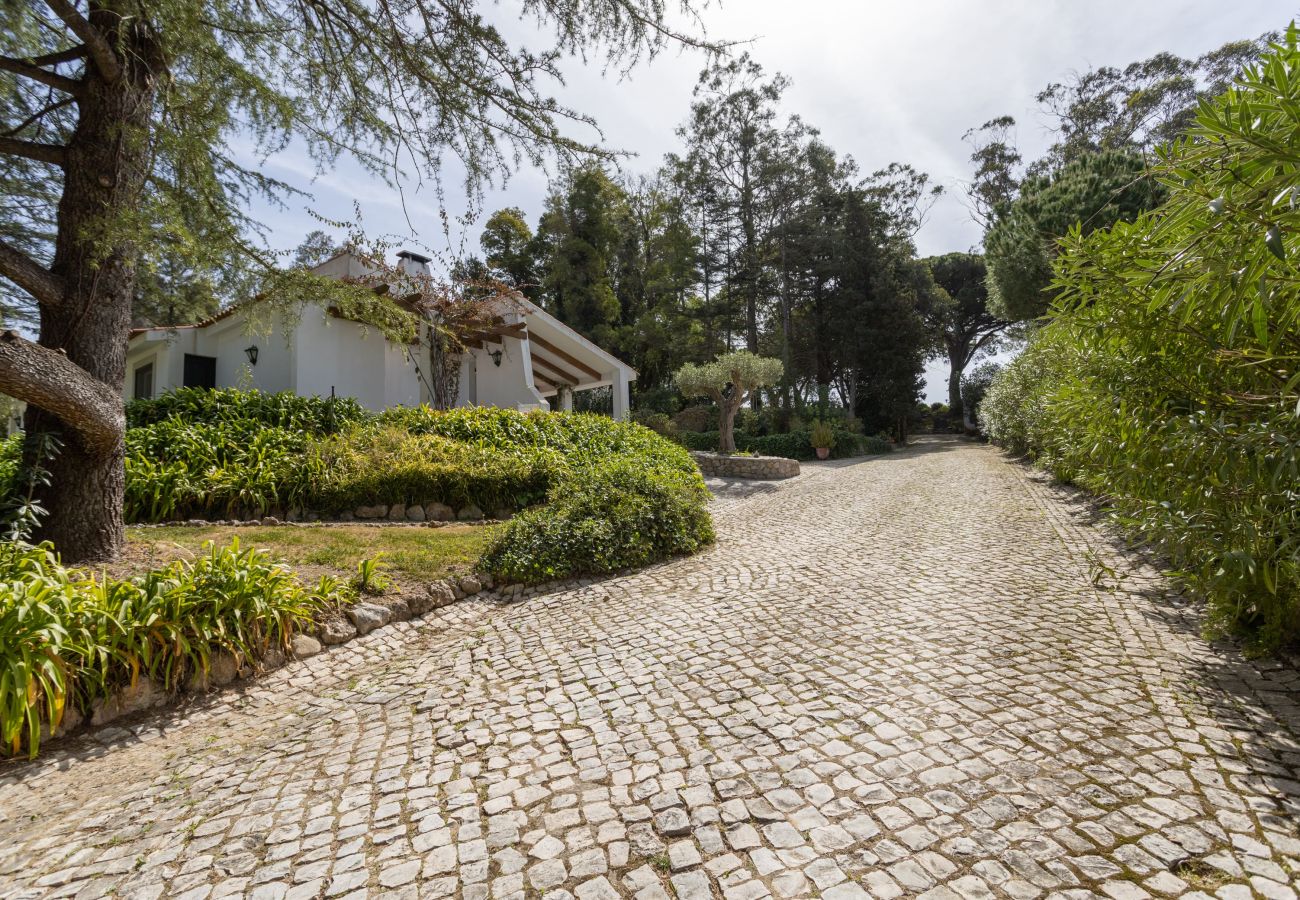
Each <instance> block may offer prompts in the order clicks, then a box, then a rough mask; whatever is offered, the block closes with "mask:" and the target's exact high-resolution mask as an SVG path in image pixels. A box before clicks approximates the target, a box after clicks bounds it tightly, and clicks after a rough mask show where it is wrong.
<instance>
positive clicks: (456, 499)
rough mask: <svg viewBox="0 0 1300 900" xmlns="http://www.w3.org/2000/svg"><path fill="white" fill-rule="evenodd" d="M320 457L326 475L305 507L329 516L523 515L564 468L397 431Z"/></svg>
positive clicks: (351, 435) (551, 455) (328, 447)
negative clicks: (377, 508)
mask: <svg viewBox="0 0 1300 900" xmlns="http://www.w3.org/2000/svg"><path fill="white" fill-rule="evenodd" d="M314 452H316V453H317V454H318V458H319V460H320V464H321V473H322V474H321V477H320V478H319V479H318V480H317V483H316V485H315V486H314V489H313V491H312V493H311V496H310V497H309V498H307V502H309V503H310V505H311V507H312V508H313V509H319V510H322V511H324V512H329V513H335V512H341V511H343V510H350V509H353V508H354V507H357V506H361V505H366V504H372V503H384V504H390V505H391V504H394V503H401V504H405V505H408V506H409V505H411V504H413V503H418V504H421V505H425V504H429V503H446V504H448V505H450V506H452V507H453V508H456V509H460V508H462V507H465V506H468V505H469V504H471V503H472V504H474V505H476V506H478V507H479V508H480V509H485V510H489V511H491V510H494V509H500V508H502V507H508V508H512V509H517V508H522V507H525V506H531V505H532V504H534V503H538V502H540V501H541V500H543V499H544V498H545V497H546V491H547V488H548V487H550V485H551V484H552V483H553V482H554V480H555V477H556V473H557V472H558V471H559V470H561V469H563V468H564V460H563V457H562V456H561V454H559V453H558V452H557V451H555V450H552V449H550V448H547V447H537V446H532V447H529V448H528V450H527V452H519V451H518V450H517V449H516V450H514V451H511V450H505V449H499V448H497V447H495V446H493V445H491V444H488V443H480V442H476V443H467V442H463V441H455V440H451V439H449V438H445V437H441V436H439V435H436V434H412V433H411V432H409V431H406V430H404V429H401V428H398V427H397V426H395V425H380V426H376V427H372V428H365V429H358V430H356V431H350V432H347V433H346V434H343V435H339V436H336V437H333V438H330V439H328V440H327V441H325V442H324V443H322V444H320V445H319V446H318V447H317V448H315V451H314Z"/></svg>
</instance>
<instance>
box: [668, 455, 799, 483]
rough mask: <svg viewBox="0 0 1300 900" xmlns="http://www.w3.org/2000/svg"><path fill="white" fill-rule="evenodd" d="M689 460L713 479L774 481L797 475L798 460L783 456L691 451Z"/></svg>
mask: <svg viewBox="0 0 1300 900" xmlns="http://www.w3.org/2000/svg"><path fill="white" fill-rule="evenodd" d="M691 459H693V460H695V465H697V466H699V468H700V472H701V473H702V474H704V475H706V476H710V477H713V478H753V479H759V480H764V481H776V480H779V479H782V478H794V477H795V476H796V475H798V474H799V460H797V459H787V458H786V457H784V456H734V455H732V454H729V453H706V452H704V451H702V450H692V451H691Z"/></svg>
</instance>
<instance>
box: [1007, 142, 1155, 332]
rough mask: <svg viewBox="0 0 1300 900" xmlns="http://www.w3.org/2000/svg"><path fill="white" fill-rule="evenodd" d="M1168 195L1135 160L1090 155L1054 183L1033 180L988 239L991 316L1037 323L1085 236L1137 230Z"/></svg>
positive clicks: (1072, 164)
mask: <svg viewBox="0 0 1300 900" xmlns="http://www.w3.org/2000/svg"><path fill="white" fill-rule="evenodd" d="M1164 193H1165V192H1164V188H1163V187H1162V186H1161V185H1160V183H1159V182H1157V181H1156V180H1155V179H1154V178H1151V177H1149V176H1148V174H1147V165H1146V162H1145V160H1143V159H1142V157H1141V156H1138V155H1137V154H1135V153H1131V152H1122V151H1108V152H1104V153H1090V154H1086V155H1083V156H1080V157H1078V158H1077V159H1074V160H1072V161H1070V162H1069V163H1066V165H1065V166H1064V167H1063V168H1062V169H1061V170H1060V171H1058V172H1054V173H1052V174H1051V175H1042V176H1033V177H1030V178H1028V179H1026V180H1025V182H1024V183H1023V184H1022V185H1021V186H1020V194H1019V196H1018V197H1017V198H1016V200H1015V201H1014V202H1012V203H1011V204H1010V206H1009V207H1007V209H1006V212H1005V214H1004V215H1002V216H1001V217H1000V218H998V219H997V221H996V222H995V223H994V224H993V227H992V228H990V229H989V231H988V234H987V235H985V238H984V250H985V254H986V257H987V262H988V268H989V286H990V289H991V290H990V295H991V296H990V301H989V305H990V309H991V310H992V312H993V313H995V314H996V315H998V316H999V317H1001V318H1004V319H1014V320H1023V319H1034V318H1037V317H1038V316H1041V315H1043V313H1045V312H1046V311H1047V308H1048V306H1049V305H1050V303H1051V297H1050V295H1049V294H1048V288H1049V286H1050V285H1051V282H1052V260H1054V259H1055V258H1056V255H1057V253H1058V252H1059V243H1058V242H1059V241H1060V239H1061V238H1063V237H1064V236H1065V235H1067V234H1069V233H1070V231H1071V229H1074V228H1077V229H1079V231H1080V232H1081V233H1083V234H1090V233H1091V232H1093V231H1096V230H1097V229H1101V228H1108V227H1110V226H1111V225H1114V224H1115V223H1116V222H1131V221H1132V220H1133V219H1134V218H1136V217H1137V215H1138V214H1139V213H1141V212H1143V211H1145V210H1148V209H1153V208H1155V207H1156V206H1158V205H1159V204H1160V202H1161V200H1162V199H1163V197H1164Z"/></svg>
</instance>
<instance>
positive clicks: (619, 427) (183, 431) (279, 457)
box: [0, 391, 712, 578]
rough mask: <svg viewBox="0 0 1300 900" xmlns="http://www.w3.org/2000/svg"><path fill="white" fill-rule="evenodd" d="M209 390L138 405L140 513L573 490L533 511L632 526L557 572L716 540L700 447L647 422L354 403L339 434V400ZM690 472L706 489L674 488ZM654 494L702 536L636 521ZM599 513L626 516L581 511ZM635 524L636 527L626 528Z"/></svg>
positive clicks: (484, 505)
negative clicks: (616, 474)
mask: <svg viewBox="0 0 1300 900" xmlns="http://www.w3.org/2000/svg"><path fill="white" fill-rule="evenodd" d="M198 393H199V394H204V395H206V394H211V395H215V396H212V397H207V396H201V395H196V392H192V391H187V392H183V395H182V396H181V397H179V398H175V397H172V396H170V395H167V396H164V397H162V398H159V399H158V400H153V401H146V403H148V404H154V405H152V406H146V405H143V404H142V405H140V406H138V407H136V409H135V412H134V413H133V416H134V419H135V421H137V422H139V423H140V424H138V425H137V426H136V427H133V428H131V429H129V430H128V433H127V461H126V465H127V490H126V515H127V518H128V520H130V521H155V522H156V521H166V520H175V519H184V518H195V517H202V518H229V517H244V516H249V515H260V514H263V513H265V512H268V511H270V510H272V509H288V508H295V507H296V508H300V509H312V510H318V511H320V512H323V513H337V512H342V511H345V510H349V509H352V508H354V507H357V506H361V505H371V504H388V505H392V504H397V503H401V504H405V505H411V504H417V503H418V504H421V505H426V504H430V503H445V504H448V505H450V506H452V507H454V508H463V507H465V506H468V505H470V504H473V505H476V506H478V507H479V508H481V509H484V510H487V511H489V512H491V511H494V510H496V509H500V508H503V507H504V508H510V509H525V508H527V507H530V506H533V505H535V504H538V503H543V502H545V503H548V504H550V506H555V505H556V504H557V503H560V501H562V500H563V501H564V503H563V504H562V509H561V508H558V507H557V508H556V509H555V510H553V511H549V512H548V511H545V510H543V511H540V512H536V513H529V514H527V515H528V516H529V517H530V518H529V520H531V518H532V517H537V518H538V519H539V520H540V519H541V518H543V517H545V518H546V519H547V521H550V522H551V523H552V525H551V526H550V527H559V526H558V525H557V524H555V523H558V522H565V523H567V524H568V525H569V526H572V527H573V528H575V529H577V530H580V531H582V532H583V533H584V534H588V535H590V534H595V533H605V532H607V531H609V530H610V529H615V530H618V532H619V535H620V537H619V538H618V539H617V540H612V541H611V542H609V549H608V550H607V551H605V552H604V553H603V555H593V556H591V557H590V559H589V560H587V561H583V560H581V559H579V558H577V557H574V558H573V559H571V560H570V562H569V564H568V565H569V569H567V570H566V569H565V568H564V566H562V565H561V564H560V562H559V561H558V560H556V559H555V558H554V557H551V556H548V557H547V558H546V559H545V560H541V561H539V562H538V563H537V564H536V566H535V570H536V571H537V572H540V571H542V570H543V569H544V570H545V571H546V572H547V574H546V576H545V577H548V578H555V577H561V576H563V575H565V574H576V573H577V572H578V571H608V570H609V569H608V568H600V567H605V566H607V565H614V563H617V565H615V566H614V567H615V568H623V567H626V566H628V565H634V564H636V563H635V562H634V560H636V559H642V558H644V559H658V558H661V557H662V556H663V555H666V554H674V553H680V552H689V550H688V549H682V548H689V549H694V548H697V547H698V546H701V545H702V544H703V543H707V542H708V541H709V540H711V539H712V532H711V531H710V530H708V529H709V527H710V526H708V524H707V523H708V513H707V511H706V508H705V505H704V499H706V498H707V495H706V494H705V493H704V490H705V489H704V486H703V481H702V480H701V478H700V475H699V472H698V470H697V469H696V467H695V464H694V462H693V461H692V460H691V458H690V455H689V454H688V453H687V452H686V451H685V450H684V449H682V447H681V446H679V445H678V444H675V443H673V442H671V441H668V440H665V439H664V438H662V437H660V436H659V435H657V434H655V433H654V432H653V431H651V430H650V429H648V428H644V427H641V426H639V425H635V424H631V423H625V422H615V421H614V420H612V419H610V418H608V417H605V416H598V415H590V414H583V413H546V412H536V413H527V414H524V413H518V412H514V411H512V410H505V409H496V408H491V407H478V408H469V409H455V410H449V411H445V412H439V411H435V410H431V409H429V408H428V407H417V408H409V409H407V408H401V409H393V410H389V411H387V412H384V413H381V414H378V415H369V414H365V413H364V412H362V411H360V409H359V408H357V409H350V408H346V409H345V415H344V416H343V417H342V421H344V422H345V423H347V424H345V425H344V426H341V430H338V431H337V433H328V432H329V427H333V426H334V425H336V424H337V422H336V421H335V420H333V419H328V418H327V417H326V415H325V407H324V406H323V404H325V403H326V401H320V400H307V401H303V402H299V401H301V400H302V398H293V397H289V396H286V395H272V396H268V395H261V394H257V393H256V392H239V391H232V392H227V391H209V392H198ZM191 415H193V416H194V417H195V421H191V420H190V419H189V418H188V417H189V416H191ZM327 426H329V427H327ZM622 466H631V467H633V468H635V469H637V470H638V471H640V472H642V473H644V476H645V478H646V479H649V480H648V481H645V482H642V481H638V480H636V479H633V478H631V477H627V476H624V477H621V478H619V479H616V480H614V481H611V480H610V479H611V476H610V475H609V472H610V471H613V470H618V469H619V468H620V467H622ZM0 474H2V471H0ZM597 483H598V484H602V485H604V487H603V488H602V489H603V490H607V491H619V490H625V491H628V492H630V493H629V495H628V496H627V497H622V496H609V497H606V498H604V502H605V505H601V504H589V505H585V506H584V505H580V504H576V502H571V501H570V500H568V499H566V498H572V497H576V496H580V495H582V494H583V493H585V492H586V491H588V490H589V487H588V485H590V484H597ZM682 484H686V485H693V486H694V488H698V490H672V491H668V490H666V489H665V488H663V487H662V485H676V486H678V487H679V488H680V486H681V485H682ZM656 485H659V486H656ZM656 492H657V493H656ZM652 495H653V496H654V497H656V502H660V503H663V504H666V506H665V507H664V508H662V509H658V510H657V511H656V515H658V516H659V517H661V519H662V522H664V523H670V524H671V523H674V522H677V523H685V524H682V525H681V528H682V529H684V530H687V531H689V532H690V533H691V534H692V535H693V537H692V538H691V539H690V540H682V539H680V537H679V536H674V535H673V534H669V533H667V532H664V531H662V530H655V529H654V528H650V527H648V526H643V525H641V524H636V522H635V521H634V520H636V516H637V515H640V513H637V514H636V515H633V514H632V513H631V512H629V511H630V510H633V509H634V508H637V509H639V507H636V504H637V502H639V501H638V500H637V498H638V497H640V498H644V497H648V496H652ZM587 514H589V515H592V516H597V517H601V516H614V517H616V519H617V520H611V519H606V518H599V520H593V521H591V522H580V521H579V519H580V518H581V516H582V515H587ZM700 521H703V522H704V523H705V526H703V527H701V526H699V525H698V523H699V522H700ZM627 522H633V523H634V524H636V527H635V528H633V530H631V531H628V530H626V528H624V525H625V524H626V523H627ZM691 523H694V524H691ZM668 527H669V526H668V525H664V528H668ZM522 528H523V525H522V524H521V525H520V526H519V527H518V528H516V529H514V530H510V529H508V530H507V532H506V534H507V538H506V539H503V540H504V543H499V544H498V546H499V547H500V548H501V549H500V551H499V552H498V555H497V557H495V558H499V559H501V560H506V559H509V560H511V561H510V563H509V567H510V571H514V570H516V569H520V568H521V567H523V565H524V564H523V563H521V562H520V560H521V559H522V558H523V556H524V555H526V553H527V552H531V550H530V549H529V548H530V547H531V545H527V546H523V545H521V546H514V547H513V549H510V548H511V546H512V545H511V544H510V541H513V540H515V539H516V538H519V539H522V537H523V534H524V532H523V531H522ZM670 530H671V529H670ZM629 542H630V543H629ZM633 545H635V547H634V546H633ZM602 560H606V561H602ZM608 560H613V561H614V562H613V563H611V562H608ZM592 566H597V567H598V568H594V569H593V568H591V567H592ZM538 577H541V576H538Z"/></svg>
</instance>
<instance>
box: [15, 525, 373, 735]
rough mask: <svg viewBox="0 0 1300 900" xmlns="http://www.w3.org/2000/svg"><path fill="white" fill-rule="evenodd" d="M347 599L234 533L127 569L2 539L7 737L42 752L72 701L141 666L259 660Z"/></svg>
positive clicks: (179, 675) (169, 676)
mask: <svg viewBox="0 0 1300 900" xmlns="http://www.w3.org/2000/svg"><path fill="white" fill-rule="evenodd" d="M349 600H350V595H349V594H348V592H347V591H346V590H345V589H342V588H340V587H339V586H338V585H337V584H336V583H334V582H331V581H330V580H329V579H322V580H321V582H320V583H319V584H318V585H316V586H315V587H312V588H309V587H305V586H304V585H302V584H301V583H299V581H298V579H297V577H296V576H294V574H293V573H292V572H290V571H289V570H288V569H287V568H285V567H283V566H281V565H278V564H277V563H275V562H273V561H272V560H271V559H270V557H269V555H268V554H266V553H265V552H263V551H259V550H252V549H249V550H244V549H241V548H240V547H239V543H238V541H235V542H233V543H232V544H230V545H229V546H227V547H216V546H211V545H209V547H208V552H207V553H205V554H204V555H202V556H199V557H198V558H197V559H195V560H194V561H193V562H188V561H177V562H174V563H172V564H171V565H169V566H167V567H166V568H163V569H159V570H156V571H153V572H149V573H147V574H145V575H143V576H140V577H138V578H134V579H130V580H119V579H114V578H110V577H108V576H105V575H96V574H94V573H89V572H85V571H82V570H78V569H68V568H64V567H63V566H62V565H60V564H59V560H58V557H57V555H56V554H55V553H54V550H53V548H51V547H50V546H49V545H48V544H45V545H41V546H39V547H30V546H26V545H22V544H17V543H0V746H2V747H3V749H4V752H7V753H10V754H17V753H20V752H22V751H23V750H24V749H26V750H27V752H28V753H29V754H30V755H32V756H35V755H36V753H37V752H38V751H39V750H40V742H41V737H42V733H43V732H44V733H47V734H48V733H49V732H52V731H53V730H55V729H56V728H57V727H58V726H59V724H60V723H61V721H62V720H63V717H64V715H65V714H66V713H67V711H68V710H69V709H72V708H75V709H77V710H79V711H81V712H84V713H89V712H90V711H91V708H92V704H93V703H94V702H95V701H97V700H102V699H104V698H106V697H108V696H110V695H111V694H112V693H113V691H115V690H116V689H119V688H122V687H125V686H128V685H131V684H134V683H135V682H136V680H137V679H139V678H142V677H148V678H151V679H153V680H154V681H155V682H156V683H157V684H159V685H161V686H162V687H164V688H166V689H168V690H173V691H174V690H176V689H178V688H179V687H180V686H181V685H183V684H185V683H186V680H187V679H188V678H189V677H191V676H193V675H195V674H200V673H206V672H207V671H208V669H209V665H210V660H211V658H212V656H213V654H214V653H216V652H218V651H224V652H227V653H231V654H234V655H235V656H236V658H237V659H239V660H241V661H248V662H250V663H254V664H255V663H256V660H257V659H258V658H259V657H260V656H261V655H262V654H263V653H265V652H266V651H267V649H268V648H272V647H275V648H280V649H288V646H289V641H290V638H291V637H292V636H293V634H294V633H295V632H297V631H298V630H299V629H301V628H303V627H304V626H306V625H307V624H308V623H309V622H310V621H311V620H312V619H313V618H314V617H315V616H316V615H317V614H318V613H320V612H321V611H323V610H324V609H326V608H328V607H333V606H337V605H339V604H342V603H346V602H348V601H349Z"/></svg>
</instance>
